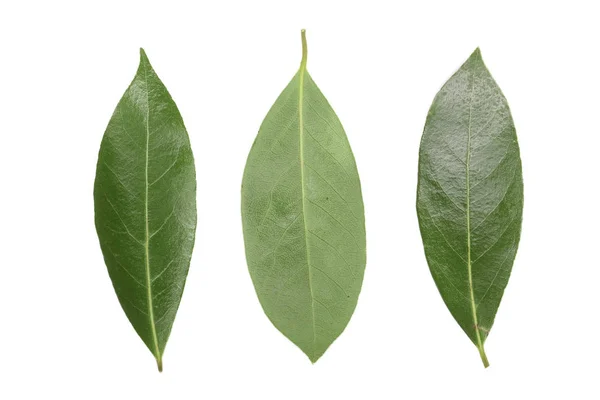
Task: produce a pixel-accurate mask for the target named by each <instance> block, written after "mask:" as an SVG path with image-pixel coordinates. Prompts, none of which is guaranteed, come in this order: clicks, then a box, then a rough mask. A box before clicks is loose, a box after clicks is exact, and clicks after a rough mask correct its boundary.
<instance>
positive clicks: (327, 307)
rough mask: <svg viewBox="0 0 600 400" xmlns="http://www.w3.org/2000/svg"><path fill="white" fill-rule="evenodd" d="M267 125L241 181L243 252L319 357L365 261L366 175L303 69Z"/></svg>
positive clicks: (273, 303) (282, 316)
mask: <svg viewBox="0 0 600 400" xmlns="http://www.w3.org/2000/svg"><path fill="white" fill-rule="evenodd" d="M302 39H303V57H302V62H301V66H300V69H299V71H298V73H297V74H296V75H295V76H294V77H293V79H292V81H291V82H290V83H289V84H288V86H287V87H286V88H285V89H284V91H283V92H282V93H281V95H280V96H279V98H278V99H277V101H276V102H275V104H274V105H273V107H272V108H271V110H270V111H269V113H268V115H267V116H266V118H265V120H264V121H263V123H262V126H261V128H260V131H259V133H258V136H257V138H256V141H255V142H254V145H253V146H252V150H251V151H250V155H249V156H248V161H247V164H246V169H245V171H244V179H243V188H242V218H243V225H244V239H245V244H246V258H247V262H248V267H249V270H250V274H251V276H252V280H253V282H254V286H255V289H256V292H257V294H258V297H259V300H260V303H261V305H262V307H263V309H264V311H265V313H266V314H267V316H268V317H269V319H270V320H271V322H273V324H274V325H275V326H276V327H277V329H279V330H280V331H281V332H282V333H283V334H284V335H285V336H287V337H288V338H289V339H290V340H291V341H292V342H294V343H295V344H296V345H297V346H298V347H300V348H301V349H302V350H303V351H304V353H306V355H307V356H308V357H309V358H310V360H311V361H312V362H315V361H317V360H318V359H319V357H321V355H323V353H324V352H325V350H326V349H327V348H328V347H329V345H330V344H331V343H332V342H333V341H334V340H335V339H336V338H337V337H338V336H339V335H340V334H341V333H342V331H343V330H344V328H345V327H346V325H347V324H348V321H349V320H350V317H351V316H352V313H353V312H354V309H355V307H356V303H357V300H358V295H359V292H360V288H361V285H362V279H363V274H364V268H365V263H366V250H365V248H366V244H365V227H364V211H363V202H362V195H361V189H360V181H359V177H358V172H357V169H356V164H355V162H354V156H353V154H352V150H351V149H350V144H349V143H348V139H347V137H346V134H345V132H344V129H343V128H342V125H341V124H340V121H339V120H338V118H337V116H336V114H335V113H334V111H333V109H332V108H331V106H330V105H329V103H328V102H327V100H326V99H325V97H324V96H323V94H322V93H321V91H320V90H319V88H318V87H317V86H316V84H315V83H314V81H313V80H312V78H311V76H310V75H309V74H308V72H307V71H306V39H305V36H304V31H303V32H302Z"/></svg>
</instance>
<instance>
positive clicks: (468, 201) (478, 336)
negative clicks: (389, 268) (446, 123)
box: [465, 72, 489, 367]
mask: <svg viewBox="0 0 600 400" xmlns="http://www.w3.org/2000/svg"><path fill="white" fill-rule="evenodd" d="M474 91H475V73H474V72H471V94H470V96H469V123H468V131H467V157H466V158H467V159H466V162H465V164H466V166H465V168H466V207H465V208H466V210H465V211H466V219H467V221H466V222H467V271H468V276H469V295H470V303H471V312H472V314H473V326H474V329H475V338H476V340H477V343H476V344H477V348H478V350H479V354H480V355H481V359H482V361H483V364H484V366H485V367H487V366H488V365H489V362H488V360H487V356H486V355H485V350H484V348H483V342H482V340H481V334H480V333H479V323H478V320H477V305H476V303H475V290H474V287H473V271H472V265H471V264H472V262H471V210H470V204H471V182H470V169H471V123H472V118H471V117H472V111H473V94H474Z"/></svg>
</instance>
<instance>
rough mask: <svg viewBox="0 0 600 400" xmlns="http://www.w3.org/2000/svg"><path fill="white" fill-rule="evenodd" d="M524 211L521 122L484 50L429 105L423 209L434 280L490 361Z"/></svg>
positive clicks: (425, 241) (419, 196)
mask: <svg viewBox="0 0 600 400" xmlns="http://www.w3.org/2000/svg"><path fill="white" fill-rule="evenodd" d="M522 213H523V179H522V173H521V159H520V156H519V145H518V143H517V136H516V132H515V127H514V124H513V120H512V117H511V114H510V110H509V108H508V104H507V102H506V99H505V98H504V95H503V94H502V92H501V91H500V88H499V87H498V86H497V84H496V82H495V81H494V79H493V78H492V76H491V75H490V73H489V71H488V70H487V68H486V67H485V65H484V64H483V60H482V59H481V53H480V52H479V49H477V50H475V52H474V53H473V54H472V55H471V57H470V58H469V59H468V60H467V61H466V62H465V63H464V64H463V66H462V67H461V68H460V69H459V70H458V71H457V72H456V73H455V74H454V75H453V76H452V77H451V78H450V79H449V80H448V82H446V84H445V85H444V87H443V88H442V89H441V90H440V91H439V93H438V94H437V96H436V97H435V99H434V101H433V104H432V105H431V108H430V109H429V114H428V115H427V122H426V123H425V130H424V133H423V138H422V140H421V149H420V154H419V183H418V188H417V214H418V217H419V225H420V227H421V235H422V237H423V245H424V247H425V255H426V257H427V262H428V264H429V268H430V270H431V274H432V275H433V279H434V280H435V283H436V285H437V287H438V289H439V291H440V294H441V295H442V298H443V299H444V302H445V303H446V306H448V309H449V310H450V312H451V313H452V315H453V316H454V318H455V319H456V321H457V322H458V324H459V325H460V326H461V328H462V329H463V330H464V331H465V333H466V334H467V336H469V338H470V339H471V340H472V341H473V343H474V344H475V345H476V346H477V348H478V349H479V353H480V355H481V359H482V360H483V363H484V365H485V366H486V367H487V366H488V365H489V363H488V361H487V357H486V355H485V351H484V348H483V345H484V342H485V340H486V338H487V336H488V334H489V332H490V329H491V328H492V325H493V323H494V318H495V316H496V311H497V310H498V306H499V304H500V300H501V298H502V294H503V293H504V289H505V287H506V284H507V282H508V278H509V276H510V272H511V269H512V264H513V261H514V259H515V255H516V252H517V246H518V243H519V237H520V234H521V219H522Z"/></svg>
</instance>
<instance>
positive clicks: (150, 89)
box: [94, 50, 196, 370]
mask: <svg viewBox="0 0 600 400" xmlns="http://www.w3.org/2000/svg"><path fill="white" fill-rule="evenodd" d="M94 204H95V213H96V230H97V232H98V237H99V239H100V245H101V247H102V253H103V255H104V261H105V263H106V266H107V267H108V272H109V275H110V278H111V280H112V283H113V286H114V289H115V291H116V293H117V296H118V298H119V302H120V303H121V306H122V307H123V310H124V311H125V314H126V315H127V317H128V318H129V321H130V322H131V324H132V325H133V327H134V328H135V330H136V331H137V333H138V334H139V336H140V337H141V338H142V340H143V341H144V343H145V344H146V346H148V349H150V351H151V352H152V354H153V355H154V357H155V358H156V361H157V363H158V368H159V370H162V354H163V351H164V349H165V345H166V344H167V339H168V337H169V334H170V332H171V327H172V326H173V321H174V319H175V314H176V313H177V309H178V307H179V302H180V300H181V295H182V293H183V287H184V284H185V279H186V276H187V273H188V269H189V264H190V258H191V255H192V248H193V246H194V236H195V230H196V177H195V169H194V159H193V156H192V150H191V148H190V142H189V138H188V134H187V132H186V130H185V127H184V125H183V120H182V119H181V115H180V114H179V111H178V109H177V106H176V105H175V103H174V102H173V99H172V98H171V96H170V95H169V92H167V89H166V88H165V86H164V85H163V84H162V82H161V81H160V79H159V78H158V76H157V75H156V73H155V72H154V70H153V69H152V66H151V65H150V62H149V61H148V58H147V57H146V54H145V53H144V51H143V50H141V57H140V65H139V69H138V71H137V74H136V75H135V78H134V79H133V82H132V83H131V85H130V86H129V88H128V89H127V91H126V92H125V94H124V95H123V97H122V98H121V101H119V104H118V105H117V108H116V110H115V112H114V114H113V116H112V118H111V120H110V122H109V124H108V128H107V129H106V132H105V134H104V138H103V139H102V144H101V147H100V154H99V157H98V166H97V171H96V182H95V186H94Z"/></svg>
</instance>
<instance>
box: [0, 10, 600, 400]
mask: <svg viewBox="0 0 600 400" xmlns="http://www.w3.org/2000/svg"><path fill="white" fill-rule="evenodd" d="M562 3H563V4H569V5H568V6H558V5H555V4H553V3H552V2H548V1H544V2H539V3H534V2H525V1H515V2H512V1H506V0H505V1H501V2H500V1H499V2H495V4H493V3H492V2H484V1H473V2H460V1H439V2H432V1H414V2H410V4H412V5H401V3H400V2H399V1H394V2H382V1H373V0H371V1H361V2H357V3H352V2H350V1H335V2H334V1H323V0H321V1H309V0H304V1H301V0H300V1H293V2H292V1H282V0H278V1H271V2H267V1H259V0H251V1H238V2H234V1H226V0H221V1H210V2H201V1H193V2H192V1H190V2H186V3H184V2H177V1H163V2H152V1H138V2H129V1H107V0H105V1H101V2H96V4H95V5H91V2H85V1H73V2H72V3H67V2H64V1H39V2H32V1H4V0H3V1H2V3H1V6H0V182H1V189H0V190H1V195H0V202H1V203H0V215H1V218H0V237H1V241H0V243H1V250H0V269H1V274H0V315H1V317H0V343H1V346H2V349H1V350H0V398H2V399H10V400H12V399H42V398H43V399H47V398H51V399H54V398H57V399H159V398H160V399H165V398H168V399H246V398H248V399H307V398H310V399H355V398H356V399H399V398H403V399H439V398H444V399H454V398H457V399H458V398H460V399H481V398H489V399H507V398H510V399H538V398H560V399H564V398H574V399H598V398H599V397H598V396H600V389H599V387H598V383H597V380H598V376H599V374H600V368H599V366H598V362H599V360H600V345H599V340H598V339H599V336H600V332H599V328H600V323H599V321H600V310H599V306H600V290H598V281H599V280H600V268H599V267H600V265H599V263H598V257H597V252H598V248H599V247H600V246H599V245H600V237H599V236H600V235H599V234H598V225H599V223H600V214H599V211H598V209H599V207H598V203H599V199H598V189H597V188H598V183H599V179H598V171H599V167H598V163H599V160H598V156H597V154H598V148H599V147H600V139H599V134H600V132H599V129H598V117H599V116H600V99H599V97H598V93H599V90H600V23H599V22H598V17H599V15H600V13H599V12H598V11H599V10H598V9H596V7H594V5H593V2H589V3H584V2H577V1H570V2H562ZM301 28H306V29H307V36H308V45H309V59H308V69H309V70H310V72H311V74H312V76H313V78H314V79H315V81H316V82H317V84H318V85H319V86H320V88H321V90H322V91H323V92H324V94H325V95H326V96H327V98H328V99H329V101H330V103H331V104H332V106H333V108H334V109H335V110H336V112H337V114H338V116H339V117H340V120H341V121H342V123H343V124H344V127H345V129H346V132H347V135H348V137H349V139H350V142H351V144H352V147H353V150H354V153H355V157H356V160H357V164H358V168H359V172H360V176H361V180H362V185H363V193H364V202H365V207H366V220H367V242H368V263H367V269H366V274H365V280H364V285H363V289H362V294H361V296H360V299H359V303H358V307H357V308H356V312H355V314H354V316H353V318H352V320H351V322H350V324H349V325H348V327H347V329H346V331H345V332H344V333H343V334H342V335H341V336H340V338H339V339H338V340H337V341H336V342H335V343H334V344H333V345H332V346H331V347H330V349H329V350H328V351H327V353H326V354H325V355H324V356H323V357H322V358H321V359H320V360H319V361H318V362H317V363H316V364H315V365H311V363H310V362H309V360H308V359H307V358H306V356H305V355H304V354H303V353H302V352H301V351H300V350H299V349H298V348H296V347H295V346H294V345H293V344H292V343H291V342H289V341H288V340H287V339H286V338H285V337H284V336H283V335H281V334H280V333H279V332H278V331H277V330H276V329H275V328H274V327H273V326H272V325H271V323H270V322H269V321H268V319H267V318H266V317H265V315H264V314H263V311H262V309H261V307H260V305H259V303H258V300H257V298H256V295H255V293H254V289H253V286H252V283H251V280H250V276H249V274H248V272H247V268H246V262H245V257H244V246H243V238H242V231H241V218H240V184H241V178H242V171H243V168H244V164H245V161H246V156H247V154H248V151H249V150H250V146H251V144H252V142H253V140H254V138H255V135H256V133H257V131H258V128H259V125H260V123H261V121H262V119H263V118H264V116H265V115H266V113H267V111H268V110H269V108H270V106H271V105H272V103H273V102H274V101H275V99H276V97H277V96H278V94H279V93H280V91H281V90H282V89H283V88H284V86H285V85H286V84H287V83H288V81H289V80H290V79H291V77H292V76H293V74H294V73H295V72H296V70H297V68H298V66H299V63H300V56H301V54H300V52H301V47H300V29H301ZM140 46H143V47H144V48H145V50H146V51H147V53H148V56H149V58H150V60H151V62H152V64H153V66H154V68H155V70H156V71H157V73H158V75H159V76H160V78H161V79H162V80H163V82H164V83H165V85H166V86H167V88H168V89H169V91H170V93H171V95H172V96H173V98H174V99H175V101H176V103H177V105H178V107H179V109H180V111H181V114H182V115H183V118H184V121H185V123H186V126H187V128H188V131H189V134H190V137H191V142H192V147H193V151H194V153H195V158H196V168H197V175H198V217H199V218H198V232H197V239H196V247H195V251H194V256H193V258H192V263H191V268H190V273H189V278H188V282H187V286H186V291H185V293H184V296H183V300H182V303H181V307H180V309H179V313H178V316H177V319H176V322H175V324H174V327H173V331H172V334H171V337H170V340H169V344H168V346H167V349H166V352H165V356H164V366H165V370H164V372H163V373H162V374H159V373H158V372H157V371H156V364H155V362H154V359H153V357H152V355H151V353H150V352H149V351H148V350H147V349H146V348H145V346H144V345H143V343H142V341H141V340H140V339H139V338H138V337H137V335H136V334H135V332H134V330H133V329H132V327H131V326H130V324H129V322H128V320H127V318H126V317H125V314H124V313H123V312H122V310H121V308H120V306H119V303H118V301H117V298H116V296H115V294H114V291H113V289H112V285H111V282H110V280H109V278H108V274H107V272H106V268H105V266H104V263H103V259H102V254H101V252H100V247H99V245H98V240H97V236H96V232H95V228H94V219H93V199H92V188H93V181H94V175H95V167H96V160H97V153H98V149H99V145H100V140H101V138H102V135H103V132H104V129H105V128H106V125H107V123H108V120H109V118H110V116H111V114H112V112H113V110H114V107H115V106H116V104H117V102H118V100H119V98H120V97H121V95H122V94H123V92H124V91H125V89H126V88H127V86H128V84H129V82H130V81H131V79H132V78H133V76H134V74H135V71H136V69H137V64H138V57H139V55H138V48H139V47H140ZM477 46H480V47H481V50H482V54H483V58H484V61H485V62H486V64H487V66H488V68H489V69H490V70H491V72H492V74H493V75H494V77H495V78H496V81H497V82H498V84H499V85H500V87H501V88H502V90H503V92H504V94H505V95H506V97H507V98H508V101H509V103H510V106H511V109H512V112H513V117H514V120H515V124H516V127H517V133H518V136H519V141H520V146H521V155H522V159H523V173H524V182H525V212H524V221H523V234H522V238H521V245H520V248H519V252H518V254H517V259H516V262H515V264H514V269H513V274H512V276H511V280H510V282H509V285H508V288H507V290H506V292H505V297H504V300H503V302H502V304H501V306H500V310H499V312H498V315H497V318H496V323H495V325H494V328H493V330H492V333H491V335H490V336H489V339H488V341H487V343H486V350H487V354H488V356H489V359H490V362H491V367H490V368H488V369H487V370H485V369H484V368H483V366H482V364H481V361H480V359H479V355H478V353H477V350H476V348H475V346H473V345H472V344H471V342H470V341H469V340H468V338H467V337H466V335H465V334H464V333H463V332H462V331H461V329H460V328H459V327H458V325H457V324H456V323H455V322H454V320H453V319H452V317H451V315H450V313H449V312H448V310H447V309H446V307H445V306H444V303H443V302H442V300H441V298H440V296H439V294H438V292H437V289H436V287H435V285H434V283H433V280H432V279H431V276H430V273H429V270H428V267H427V264H426V261H425V257H424V254H423V248H422V243H421V237H420V234H419V229H418V224H417V218H416V212H415V189H416V183H417V156H418V147H419V140H420V137H421V132H422V129H423V124H424V122H425V116H426V114H427V111H428V109H429V106H430V104H431V101H432V100H433V97H434V95H435V94H436V92H437V91H438V90H439V88H440V87H441V86H442V85H443V83H444V82H445V81H446V79H448V78H449V77H450V76H451V75H452V74H453V73H454V71H455V70H456V69H457V68H458V67H459V66H460V65H461V64H462V63H463V61H464V60H466V58H467V57H468V56H469V55H470V54H471V52H472V51H473V50H474V49H475V48H476V47H477Z"/></svg>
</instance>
